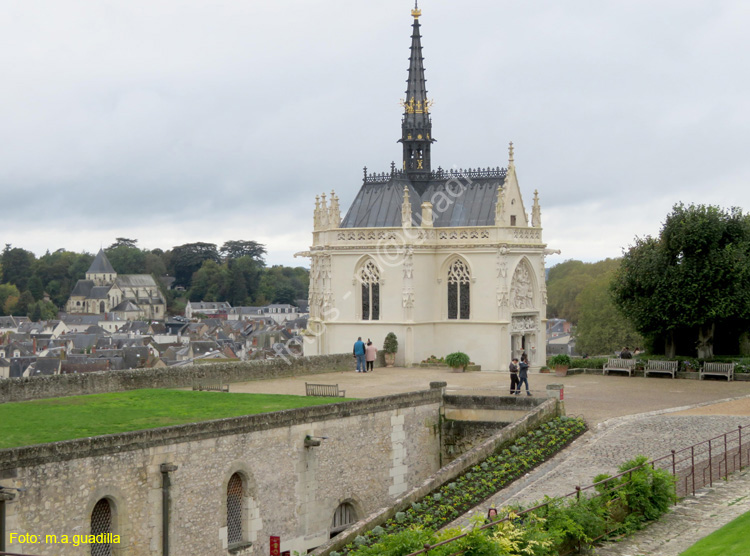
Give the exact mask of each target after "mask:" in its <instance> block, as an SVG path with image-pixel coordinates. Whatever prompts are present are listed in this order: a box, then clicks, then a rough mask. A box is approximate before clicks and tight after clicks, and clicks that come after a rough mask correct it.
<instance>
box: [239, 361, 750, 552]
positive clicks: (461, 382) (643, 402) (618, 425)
mask: <svg viewBox="0 0 750 556" xmlns="http://www.w3.org/2000/svg"><path fill="white" fill-rule="evenodd" d="M437 380H442V381H445V382H447V383H448V389H449V391H455V392H456V393H467V394H469V393H472V392H475V391H477V392H482V393H485V394H498V395H505V394H508V385H509V383H510V379H509V375H508V373H504V372H487V371H485V372H479V373H462V374H457V373H452V372H450V371H448V370H445V369H437V368H435V369H425V368H418V369H405V368H392V369H386V368H382V369H376V370H375V371H374V372H373V373H367V374H357V373H355V372H345V373H330V374H325V375H316V376H314V377H295V378H287V379H279V380H269V381H262V382H246V383H241V384H232V391H233V392H265V393H288V394H304V392H305V381H308V382H315V383H327V384H338V385H339V387H340V388H342V389H345V390H346V395H347V396H352V397H372V396H381V395H386V394H393V393H397V392H406V391H411V390H419V389H423V388H426V387H428V385H429V383H430V382H431V381H437ZM529 382H530V383H531V388H532V391H533V393H534V395H537V396H545V395H546V386H547V384H552V383H555V384H560V383H561V384H563V385H564V387H565V406H566V410H567V413H568V415H581V416H583V417H584V418H585V419H586V420H587V421H588V423H589V426H590V431H589V432H588V433H586V434H585V435H584V436H582V437H581V438H579V439H578V440H576V442H574V443H573V444H572V445H571V446H570V447H568V448H567V449H566V450H564V451H563V452H562V453H561V454H558V455H557V456H556V457H555V458H553V459H552V460H550V461H549V462H547V463H545V464H544V465H542V466H540V467H539V468H537V469H535V470H534V471H532V472H531V473H530V474H528V475H526V476H525V477H523V478H522V479H521V480H519V481H516V482H515V483H514V484H513V485H511V486H510V487H509V488H508V489H505V490H502V491H500V492H499V493H497V494H496V495H495V496H494V497H492V498H491V499H489V500H488V501H486V502H485V503H484V504H482V505H481V506H479V507H477V508H475V510H474V511H478V512H481V513H486V511H487V509H488V508H489V507H490V506H502V505H504V504H508V503H513V502H515V503H519V502H520V503H525V504H529V503H532V502H535V501H537V500H540V499H542V498H543V497H544V496H545V495H548V496H558V495H562V494H567V493H568V492H571V491H572V490H574V489H575V486H576V485H588V484H590V483H591V480H592V479H593V477H594V476H595V475H597V474H598V473H611V474H614V472H615V471H616V469H617V467H618V466H619V465H620V464H621V463H622V462H624V461H626V460H628V459H631V458H633V457H634V456H636V455H639V454H644V455H647V456H649V457H659V456H662V455H665V454H667V453H669V450H671V449H675V450H679V449H681V448H684V447H687V446H690V445H691V444H694V443H696V442H700V441H702V440H705V439H707V438H710V437H714V436H717V435H719V434H721V433H724V432H727V431H729V430H730V429H734V428H736V427H737V426H738V425H743V426H745V425H750V382H726V381H718V380H705V381H698V380H684V379H669V378H656V377H652V378H640V377H619V376H599V375H582V374H581V375H572V376H567V377H564V378H559V377H556V376H554V375H549V374H533V375H531V376H530V377H529ZM521 395H525V393H522V394H521ZM745 511H750V472H747V471H746V472H743V473H741V474H737V475H735V476H733V477H732V479H731V480H730V481H729V482H727V483H723V482H722V481H716V482H715V485H714V487H713V488H707V489H704V490H703V491H701V492H700V493H699V495H698V496H697V497H695V498H692V497H688V498H686V499H685V500H684V501H682V502H681V503H680V505H679V506H677V507H676V508H675V510H674V511H673V512H672V513H670V514H668V515H666V516H665V517H664V518H662V519H661V520H660V521H659V522H657V523H656V524H653V525H652V526H650V527H648V528H647V529H645V530H644V531H641V532H639V533H637V534H636V535H634V536H632V537H630V538H628V539H626V540H624V541H623V542H620V543H611V544H609V545H605V546H603V547H600V548H598V549H597V554H599V555H601V556H636V555H637V556H649V555H652V556H677V555H678V554H679V553H680V552H682V551H683V550H685V549H687V548H688V547H690V546H691V545H692V544H694V543H695V542H696V541H697V540H699V539H701V538H702V537H704V536H706V535H708V534H709V533H711V532H713V531H714V530H715V529H718V528H720V527H722V526H723V525H725V524H726V523H728V522H729V521H731V520H732V519H734V518H735V517H737V516H739V515H741V514H742V513H744V512H745ZM470 515H471V513H470V514H467V515H464V516H462V517H460V518H459V519H457V520H456V521H455V522H454V523H453V524H451V526H465V525H467V524H468V518H469V516H470ZM706 516H710V517H711V519H706Z"/></svg>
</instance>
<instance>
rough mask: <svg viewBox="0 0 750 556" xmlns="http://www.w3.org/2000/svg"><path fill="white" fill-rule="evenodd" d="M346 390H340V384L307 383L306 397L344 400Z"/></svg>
mask: <svg viewBox="0 0 750 556" xmlns="http://www.w3.org/2000/svg"><path fill="white" fill-rule="evenodd" d="M345 394H346V391H345V390H339V385H338V384H310V383H307V382H305V395H306V396H323V397H326V398H343V397H344V396H345Z"/></svg>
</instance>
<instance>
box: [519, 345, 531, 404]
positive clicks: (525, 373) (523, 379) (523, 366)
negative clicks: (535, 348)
mask: <svg viewBox="0 0 750 556" xmlns="http://www.w3.org/2000/svg"><path fill="white" fill-rule="evenodd" d="M522 384H526V395H527V396H531V391H530V390H529V359H528V357H526V354H524V355H522V356H521V362H520V363H519V364H518V384H517V386H516V395H519V394H520V393H521V385H522Z"/></svg>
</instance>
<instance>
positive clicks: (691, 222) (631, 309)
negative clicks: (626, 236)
mask: <svg viewBox="0 0 750 556" xmlns="http://www.w3.org/2000/svg"><path fill="white" fill-rule="evenodd" d="M612 292H613V295H614V301H615V303H616V305H617V306H618V307H619V308H620V309H621V311H622V312H623V314H624V315H625V316H626V317H627V318H628V319H629V320H630V321H631V322H632V323H633V325H634V326H635V328H636V330H638V331H639V332H640V333H641V334H643V335H644V336H646V337H648V338H650V339H652V340H653V341H654V343H655V344H656V345H658V344H660V343H661V341H663V342H664V349H665V352H666V353H667V354H668V355H670V356H672V355H674V354H675V353H677V352H678V351H679V352H680V353H682V354H684V355H696V351H697V355H698V357H701V358H704V357H705V358H708V357H711V356H713V351H714V343H715V337H714V334H715V332H716V330H717V327H719V329H720V330H721V331H722V333H723V334H722V336H723V337H722V338H721V339H719V342H720V343H721V342H726V341H727V338H728V337H729V336H731V337H733V338H734V340H732V341H731V342H729V343H728V344H729V345H727V344H725V345H723V346H722V347H723V349H724V350H725V351H728V352H733V353H737V349H738V343H737V342H736V340H738V339H739V333H740V331H742V330H743V329H744V328H746V327H747V325H748V323H749V322H750V219H749V218H748V216H746V215H744V214H743V213H742V211H741V210H740V209H738V208H732V209H729V210H724V209H722V208H720V207H716V206H705V205H690V206H685V205H683V204H678V205H675V206H674V207H673V209H672V212H671V213H670V214H669V215H668V216H667V219H666V221H665V222H664V225H663V226H662V229H661V232H660V234H659V237H656V238H654V237H650V236H647V237H645V238H636V240H635V245H633V246H632V247H630V248H629V249H628V250H627V252H626V253H625V254H624V256H623V259H622V263H621V266H620V269H619V270H618V272H617V273H616V275H615V279H614V281H613V283H612ZM655 347H656V346H655ZM696 348H697V349H696Z"/></svg>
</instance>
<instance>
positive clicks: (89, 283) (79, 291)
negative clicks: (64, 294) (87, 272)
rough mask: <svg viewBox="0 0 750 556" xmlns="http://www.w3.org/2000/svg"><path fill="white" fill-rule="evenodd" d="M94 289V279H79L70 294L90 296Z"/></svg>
mask: <svg viewBox="0 0 750 556" xmlns="http://www.w3.org/2000/svg"><path fill="white" fill-rule="evenodd" d="M92 289H94V281H93V280H78V282H76V286H75V287H74V288H73V291H72V292H71V294H70V295H71V296H76V297H78V296H80V297H88V296H89V294H90V293H91V290H92Z"/></svg>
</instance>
